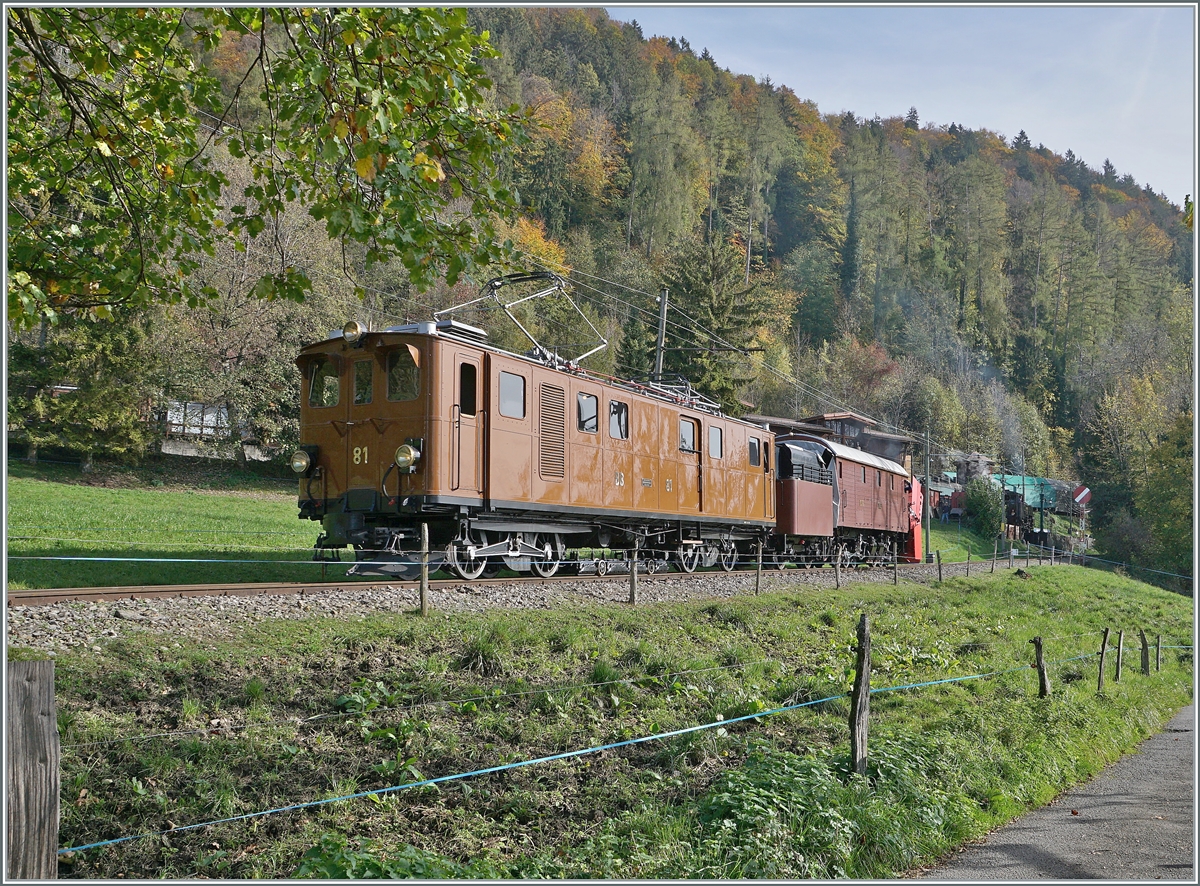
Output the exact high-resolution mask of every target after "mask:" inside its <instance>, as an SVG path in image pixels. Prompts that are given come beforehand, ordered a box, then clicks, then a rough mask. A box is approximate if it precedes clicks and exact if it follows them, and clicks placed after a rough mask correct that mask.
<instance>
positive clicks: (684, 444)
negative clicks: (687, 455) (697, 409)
mask: <svg viewBox="0 0 1200 886" xmlns="http://www.w3.org/2000/svg"><path fill="white" fill-rule="evenodd" d="M679 449H680V451H682V452H695V451H696V423H695V422H694V421H692V420H691V419H690V418H681V419H680V420H679Z"/></svg>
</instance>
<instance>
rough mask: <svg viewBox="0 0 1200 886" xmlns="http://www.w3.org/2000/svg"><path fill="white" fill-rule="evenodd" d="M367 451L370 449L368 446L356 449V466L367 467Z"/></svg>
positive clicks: (356, 447)
mask: <svg viewBox="0 0 1200 886" xmlns="http://www.w3.org/2000/svg"><path fill="white" fill-rule="evenodd" d="M367 449H368V447H366V446H355V447H354V463H355V464H356V465H365V464H366V463H367Z"/></svg>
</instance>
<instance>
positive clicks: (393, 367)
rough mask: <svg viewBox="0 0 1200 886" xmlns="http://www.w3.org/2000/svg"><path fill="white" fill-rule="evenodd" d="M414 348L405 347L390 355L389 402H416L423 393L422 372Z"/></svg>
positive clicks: (388, 376)
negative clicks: (418, 395) (421, 392)
mask: <svg viewBox="0 0 1200 886" xmlns="http://www.w3.org/2000/svg"><path fill="white" fill-rule="evenodd" d="M413 350H414V348H413V347H412V346H411V345H405V346H404V347H402V348H397V349H396V350H394V351H392V352H391V353H390V354H388V358H387V398H388V399H389V400H415V399H417V394H419V393H420V391H421V370H420V369H418V368H417V361H416V359H415V355H414V354H413Z"/></svg>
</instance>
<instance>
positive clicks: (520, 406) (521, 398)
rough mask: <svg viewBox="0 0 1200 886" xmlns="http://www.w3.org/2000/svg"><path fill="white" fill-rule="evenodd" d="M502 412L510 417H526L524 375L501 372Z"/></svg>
mask: <svg viewBox="0 0 1200 886" xmlns="http://www.w3.org/2000/svg"><path fill="white" fill-rule="evenodd" d="M500 414H501V415H504V416H507V417H509V418H524V417H525V378H524V376H520V375H513V374H512V373H511V372H501V373H500Z"/></svg>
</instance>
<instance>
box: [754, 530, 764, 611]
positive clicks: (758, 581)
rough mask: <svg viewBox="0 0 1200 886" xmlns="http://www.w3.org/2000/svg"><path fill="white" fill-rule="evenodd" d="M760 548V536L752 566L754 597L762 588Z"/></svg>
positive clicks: (761, 545) (761, 546)
mask: <svg viewBox="0 0 1200 886" xmlns="http://www.w3.org/2000/svg"><path fill="white" fill-rule="evenodd" d="M762 549H763V542H762V539H761V538H760V539H759V540H758V554H757V557H758V559H757V562H756V563H755V566H754V596H756V597H757V596H758V594H759V592H760V591H761V590H762Z"/></svg>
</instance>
